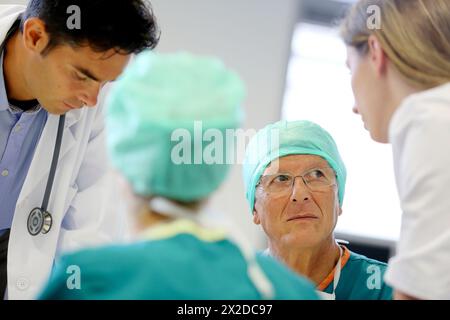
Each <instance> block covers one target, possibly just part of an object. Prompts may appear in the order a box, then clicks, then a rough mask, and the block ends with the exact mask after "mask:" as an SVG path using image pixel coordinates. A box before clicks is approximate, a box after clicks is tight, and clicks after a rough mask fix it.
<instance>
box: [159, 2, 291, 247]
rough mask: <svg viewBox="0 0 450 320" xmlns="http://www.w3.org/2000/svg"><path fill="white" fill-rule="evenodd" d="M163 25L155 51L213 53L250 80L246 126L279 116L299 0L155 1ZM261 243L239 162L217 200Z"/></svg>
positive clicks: (266, 121) (268, 121)
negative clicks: (246, 196)
mask: <svg viewBox="0 0 450 320" xmlns="http://www.w3.org/2000/svg"><path fill="white" fill-rule="evenodd" d="M152 3H153V7H154V10H155V14H156V16H157V17H158V21H159V24H160V26H161V29H162V36H161V43H160V45H159V47H158V49H157V50H159V51H161V52H170V51H176V50H182V49H186V50H190V51H192V52H194V53H198V54H211V55H215V56H218V57H220V58H222V59H223V60H224V62H225V63H226V65H228V66H230V67H231V68H233V69H234V70H236V71H237V72H238V73H239V74H240V75H241V76H242V78H243V79H244V81H245V82H246V84H247V89H248V97H247V99H246V101H245V107H246V122H245V128H254V129H259V128H261V127H263V126H265V125H266V124H268V123H270V122H274V121H277V120H279V118H280V113H281V104H282V99H283V95H284V82H285V77H286V74H285V73H286V69H287V63H288V59H289V56H290V44H291V37H292V32H293V29H294V25H295V22H296V20H297V17H298V13H299V4H300V2H299V0H281V1H280V0H189V1H186V0H153V1H152ZM213 205H214V206H215V208H217V209H219V211H222V212H226V213H227V214H230V215H231V216H232V218H233V220H234V221H235V222H236V224H237V225H238V226H239V227H241V230H243V231H245V233H246V234H247V235H248V236H249V237H250V239H251V240H252V241H253V242H254V243H255V244H257V245H262V243H263V237H262V236H261V233H260V231H259V227H258V228H257V227H255V226H254V225H253V223H252V221H251V214H250V212H249V211H248V205H247V203H246V200H245V195H244V187H243V183H242V178H241V165H237V166H235V168H234V169H233V171H232V173H231V175H230V179H229V180H228V181H227V183H226V184H225V185H224V187H223V188H222V189H221V190H220V192H218V193H217V194H216V196H215V197H214V198H213Z"/></svg>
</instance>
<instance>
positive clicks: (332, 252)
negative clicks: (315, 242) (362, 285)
mask: <svg viewBox="0 0 450 320" xmlns="http://www.w3.org/2000/svg"><path fill="white" fill-rule="evenodd" d="M269 249H270V251H271V253H272V254H273V255H274V256H276V257H277V258H279V259H280V260H281V261H283V262H284V263H285V264H287V265H288V266H289V267H290V268H291V269H293V270H294V271H295V272H297V273H299V274H301V275H303V276H305V277H307V278H308V279H310V280H311V281H313V282H314V283H315V284H316V285H319V284H320V283H321V282H322V281H323V280H324V279H325V278H326V277H327V276H328V275H329V274H330V272H331V271H332V270H333V268H334V267H335V266H336V263H337V262H338V260H339V256H340V250H339V246H338V244H337V243H336V242H335V240H334V237H333V236H331V237H330V238H329V239H328V240H327V241H325V242H324V243H321V244H320V245H319V246H316V247H298V248H297V249H296V250H292V246H283V245H281V246H277V245H272V244H269Z"/></svg>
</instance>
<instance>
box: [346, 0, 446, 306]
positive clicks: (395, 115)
mask: <svg viewBox="0 0 450 320" xmlns="http://www.w3.org/2000/svg"><path fill="white" fill-rule="evenodd" d="M368 12H369V13H368ZM377 13H379V15H378V20H379V21H378V23H379V28H376V27H375V26H376V25H377V23H374V24H372V23H373V22H374V21H373V18H374V17H375V18H377V17H376V16H374V14H377ZM371 14H372V16H371ZM372 25H373V26H374V27H375V28H370V27H371V26H372ZM342 37H343V39H344V42H345V43H346V45H347V47H348V61H347V64H348V67H349V68H350V70H351V72H352V88H353V92H354V96H355V101H356V105H355V107H354V112H356V113H358V114H360V115H361V116H362V119H363V121H364V123H365V127H366V128H367V130H368V131H369V132H370V134H371V136H372V138H373V139H374V140H375V141H377V142H381V143H391V144H392V147H393V154H394V166H395V174H396V180H397V187H398V192H399V196H400V201H401V207H402V211H403V215H402V227H401V228H402V229H401V237H400V240H399V243H398V248H397V255H396V256H395V257H394V258H393V259H392V260H391V261H390V264H389V267H388V271H387V272H386V281H387V283H388V284H390V285H392V286H393V287H394V288H395V297H396V298H397V299H410V298H420V299H450V273H449V272H448V270H450V192H449V185H450V167H449V164H450V152H449V150H448V146H449V145H450V1H448V0H361V1H359V2H357V3H356V4H355V5H354V7H353V9H352V11H351V12H350V13H349V15H348V16H347V18H346V19H345V21H344V23H343V25H342Z"/></svg>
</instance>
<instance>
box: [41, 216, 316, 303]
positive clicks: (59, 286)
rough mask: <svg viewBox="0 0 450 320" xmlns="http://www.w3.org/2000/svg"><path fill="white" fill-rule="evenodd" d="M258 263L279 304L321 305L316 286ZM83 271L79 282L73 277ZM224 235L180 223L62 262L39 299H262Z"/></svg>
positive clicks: (270, 262)
mask: <svg viewBox="0 0 450 320" xmlns="http://www.w3.org/2000/svg"><path fill="white" fill-rule="evenodd" d="M256 261H257V262H258V264H259V265H260V267H261V268H262V270H263V272H264V273H265V275H266V276H267V278H268V279H269V280H270V281H271V283H272V286H273V289H274V298H275V299H311V300H313V299H317V295H316V293H315V288H314V286H313V285H312V284H311V283H310V282H308V281H307V280H305V279H303V278H301V277H298V276H297V275H296V274H295V273H293V272H291V271H290V270H288V269H287V268H286V267H284V266H283V265H281V264H280V263H278V262H277V261H275V260H274V259H272V258H270V257H262V256H259V255H258V256H257V257H256ZM76 271H79V279H78V280H79V281H78V287H77V282H76V281H77V279H75V278H74V277H75V276H77V275H76ZM261 298H262V296H261V294H260V293H259V291H258V290H257V289H256V287H255V285H254V283H253V282H252V281H251V280H250V278H249V276H248V269H247V261H246V260H245V258H244V257H243V255H242V253H241V251H240V249H239V247H238V246H237V245H235V244H234V243H233V242H231V241H230V240H228V239H226V238H225V234H220V233H214V232H210V231H209V230H207V229H204V228H202V227H200V226H198V225H196V224H195V223H193V222H190V221H180V220H175V222H171V223H167V224H163V225H162V226H159V227H156V229H155V228H154V230H151V232H149V233H148V234H147V235H146V236H145V239H142V240H141V241H139V242H133V243H129V244H123V245H114V246H106V247H102V248H96V249H94V248H93V249H85V250H82V251H79V252H77V253H73V254H69V255H65V256H63V257H62V258H61V259H60V260H59V262H58V263H57V265H56V267H55V269H54V272H53V273H52V275H51V278H50V281H49V283H48V284H47V286H46V287H45V289H44V290H43V292H42V293H41V294H40V296H39V299H171V300H179V299H180V300H181V299H185V300H188V299H236V300H239V299H254V300H255V299H261Z"/></svg>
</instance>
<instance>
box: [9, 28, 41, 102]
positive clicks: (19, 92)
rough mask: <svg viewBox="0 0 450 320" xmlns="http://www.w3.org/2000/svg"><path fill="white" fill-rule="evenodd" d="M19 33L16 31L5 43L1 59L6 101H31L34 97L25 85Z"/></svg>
mask: <svg viewBox="0 0 450 320" xmlns="http://www.w3.org/2000/svg"><path fill="white" fill-rule="evenodd" d="M20 37H21V33H20V32H19V31H17V32H16V33H15V34H14V35H13V36H12V37H11V38H10V39H9V40H8V41H7V43H6V46H5V49H6V50H5V55H4V58H3V76H4V78H5V86H6V92H7V95H8V99H10V100H11V99H12V100H17V101H28V100H33V99H35V98H36V97H34V96H33V95H32V94H31V93H30V91H29V88H28V87H27V85H26V81H25V77H24V73H23V71H24V70H25V69H24V54H23V53H24V51H25V48H24V47H23V44H22V42H21V41H20V40H21V39H20Z"/></svg>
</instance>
